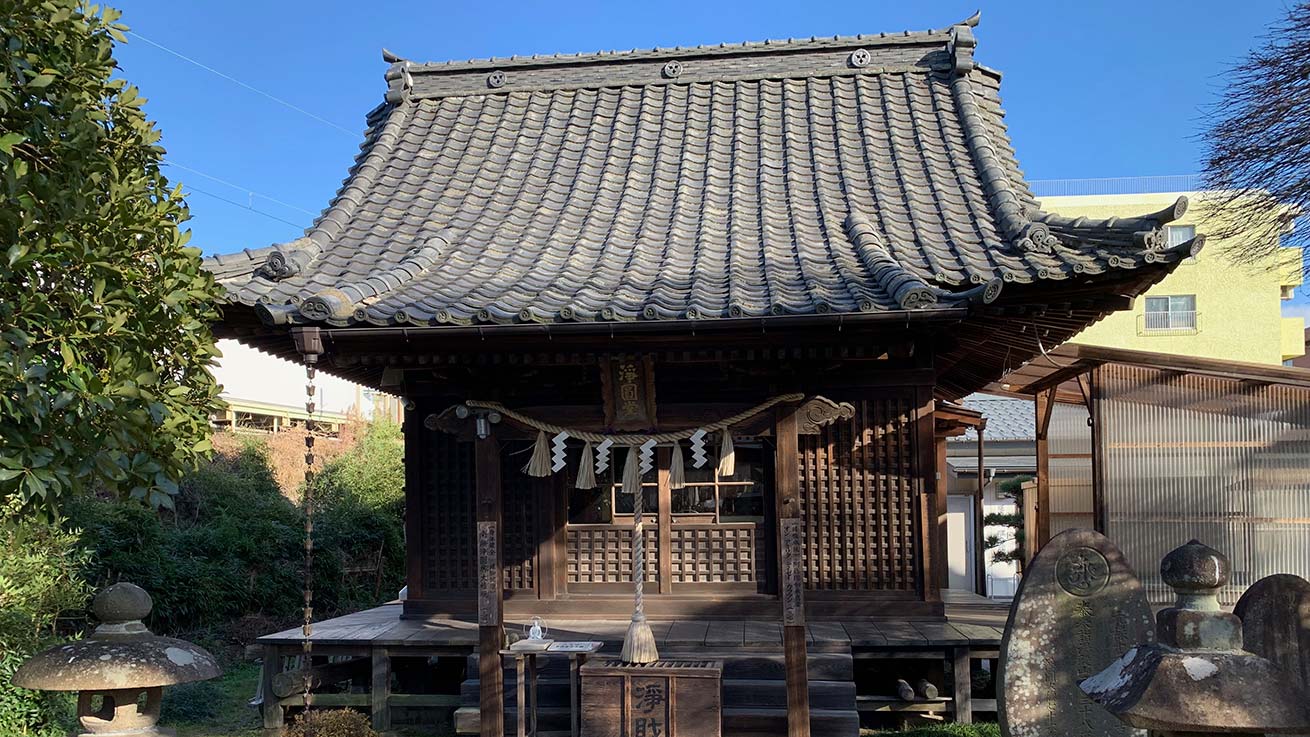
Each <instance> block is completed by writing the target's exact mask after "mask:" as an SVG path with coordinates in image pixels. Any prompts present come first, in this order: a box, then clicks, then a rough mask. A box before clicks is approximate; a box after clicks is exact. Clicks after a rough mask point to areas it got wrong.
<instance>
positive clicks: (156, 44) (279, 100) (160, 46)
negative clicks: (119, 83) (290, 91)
mask: <svg viewBox="0 0 1310 737" xmlns="http://www.w3.org/2000/svg"><path fill="white" fill-rule="evenodd" d="M127 35H129V36H132V37H133V38H139V39H141V40H142V41H145V42H146V43H148V44H150V45H151V46H154V47H155V48H157V49H159V50H160V51H164V52H167V53H169V54H172V55H173V56H176V57H177V58H179V59H181V60H182V61H185V62H187V63H189V64H194V65H196V66H198V67H200V68H201V69H204V70H205V71H207V72H210V73H213V74H216V75H218V76H220V77H222V78H223V79H226V80H227V81H229V82H231V83H232V84H235V85H239V86H241V87H244V88H246V89H248V90H250V91H251V92H254V93H255V94H257V95H263V96H264V97H267V98H268V99H270V100H272V101H273V102H276V103H278V104H279V105H283V106H285V107H288V108H291V109H292V110H295V111H296V112H298V113H300V114H302V115H307V116H309V117H311V118H313V119H314V120H317V121H318V122H320V123H322V124H323V125H326V126H329V127H331V128H335V129H337V130H339V131H341V132H342V133H345V134H346V135H348V136H350V137H351V138H359V133H358V132H356V131H352V130H350V129H349V128H346V127H344V126H340V125H337V124H336V123H333V122H332V121H330V120H328V119H327V118H323V117H320V116H318V115H315V114H313V113H311V112H309V111H308V110H306V109H304V108H302V107H298V106H296V105H293V104H291V103H289V102H287V101H286V100H283V99H282V98H280V97H278V96H276V95H272V94H269V93H267V92H265V91H263V90H261V89H259V88H258V87H255V86H253V85H249V84H246V83H245V82H242V81H241V80H239V79H237V78H236V77H233V76H232V75H230V74H224V73H223V72H220V71H218V70H217V69H215V68H213V67H211V66H209V65H207V64H203V63H201V62H199V61H196V60H195V59H192V58H191V57H189V56H187V55H186V54H183V53H181V52H178V51H174V50H173V49H170V48H168V47H167V46H165V45H163V44H161V43H159V42H157V41H151V40H150V39H148V38H146V37H145V36H142V35H141V34H139V33H137V32H136V31H128V32H127Z"/></svg>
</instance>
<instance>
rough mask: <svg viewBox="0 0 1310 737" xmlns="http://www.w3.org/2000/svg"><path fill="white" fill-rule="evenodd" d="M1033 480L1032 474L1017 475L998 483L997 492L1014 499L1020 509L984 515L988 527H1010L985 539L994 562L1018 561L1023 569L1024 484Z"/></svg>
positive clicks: (984, 544) (986, 547)
mask: <svg viewBox="0 0 1310 737" xmlns="http://www.w3.org/2000/svg"><path fill="white" fill-rule="evenodd" d="M1032 480H1033V477H1032V476H1016V477H1014V478H1012V479H1006V480H1004V481H1001V482H999V483H997V484H996V491H997V494H998V495H1000V496H1003V497H1006V498H1008V499H1011V500H1013V501H1014V503H1015V506H1016V507H1018V509H1019V511H1018V512H1017V513H1014V514H989V515H987V516H985V517H983V524H984V525H987V526H988V527H993V526H995V527H1006V528H1009V529H1008V530H1006V531H1005V532H1004V533H1002V534H999V535H988V536H987V538H986V539H985V540H983V547H984V548H985V549H986V550H987V551H988V552H990V553H991V554H992V562H993V563H1016V564H1018V566H1019V568H1020V570H1022V569H1023V562H1024V561H1023V544H1024V530H1023V485H1024V484H1025V483H1027V482H1029V481H1032ZM1010 543H1014V545H1010Z"/></svg>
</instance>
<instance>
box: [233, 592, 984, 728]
mask: <svg viewBox="0 0 1310 737" xmlns="http://www.w3.org/2000/svg"><path fill="white" fill-rule="evenodd" d="M943 598H944V599H945V601H946V612H947V614H946V617H945V618H944V619H942V618H917V619H855V618H851V619H844V620H835V621H812V622H809V623H808V624H807V625H806V627H805V636H806V637H805V639H806V645H807V650H808V652H809V677H810V678H809V690H810V697H811V707H812V708H811V725H812V726H813V732H812V733H813V734H826V733H831V732H830V730H831V729H849V728H850V726H851V725H852V724H855V723H858V721H859V717H860V715H861V714H892V715H895V714H899V715H912V714H917V715H922V714H930V715H938V716H950V717H953V718H954V719H955V720H956V721H961V722H969V721H972V719H973V717H974V715H975V714H978V713H981V714H989V713H993V712H995V709H996V702H995V696H994V694H992V693H989V692H987V690H986V689H982V690H981V691H976V690H975V689H974V688H973V687H972V684H971V682H970V674H971V672H972V671H973V670H977V669H979V668H988V667H992V668H994V665H993V664H992V662H993V661H995V659H996V658H997V657H998V649H999V647H1000V641H1001V636H1002V629H1003V627H1004V623H1005V616H1006V612H1007V611H1008V607H1007V606H1006V605H1005V604H1003V603H997V602H994V601H991V600H988V599H984V598H982V597H979V596H976V595H973V594H969V593H964V592H956V591H950V590H947V591H944V592H943ZM401 613H402V605H401V603H400V602H392V603H390V604H386V605H384V606H380V607H375V608H373V609H368V610H365V611H362V612H358V613H355V614H350V615H346V616H343V617H337V618H335V619H329V620H325V621H323V622H320V623H318V624H316V625H315V627H314V633H313V635H312V637H311V640H312V642H313V652H314V658H315V663H316V668H317V669H318V670H319V671H322V672H326V673H329V675H328V676H326V678H334V677H335V678H338V680H337V681H336V682H335V683H328V682H326V680H323V681H321V682H320V683H318V684H317V686H316V693H315V694H314V696H313V702H312V703H314V704H315V705H317V706H347V707H355V708H360V709H366V710H367V711H369V713H370V714H371V715H372V719H373V726H374V728H375V729H379V730H383V729H391V728H393V727H400V726H403V725H405V724H411V723H423V724H431V723H434V722H439V721H444V720H450V721H451V722H452V723H453V724H454V726H455V728H456V730H457V731H458V732H460V733H474V732H477V731H478V726H479V725H478V709H479V704H478V695H479V688H478V686H479V681H478V674H479V669H478V665H477V663H478V655H477V653H478V645H479V638H478V626H477V622H476V621H470V620H465V619H444V618H442V619H425V620H416V619H404V618H402V616H401ZM549 624H550V634H551V636H552V637H554V638H557V639H563V640H599V641H602V642H604V643H605V646H604V648H603V649H602V650H601V653H602V654H616V653H618V651H619V649H620V647H621V646H622V641H623V635H624V632H625V631H626V629H627V626H628V622H627V621H626V620H617V619H601V620H558V621H552V622H550V623H549ZM526 625H527V623H526V622H525V621H507V622H506V624H505V626H506V629H507V630H511V631H521V630H523V629H524V628H525V627H526ZM651 629H652V631H653V633H654V634H655V637H656V641H657V644H658V646H659V648H660V652H661V654H664V655H666V656H667V657H678V656H679V655H684V656H685V655H691V654H695V655H698V656H700V657H710V656H712V657H716V658H726V660H727V666H726V669H725V676H724V679H725V680H724V685H723V688H724V698H725V702H724V715H723V720H724V729H725V733H727V732H729V731H752V730H754V729H756V728H758V727H763V728H765V729H768V728H769V727H771V726H775V725H779V724H784V723H785V714H783V713H781V710H779V709H777V708H776V707H773V706H772V704H773V703H776V699H774V698H772V697H774V696H780V695H781V694H773V693H770V691H771V690H772V689H781V688H783V681H782V680H781V675H782V669H783V667H784V660H783V657H782V646H783V634H782V625H781V623H780V622H779V621H777V620H776V619H772V620H768V619H765V620H752V619H664V620H654V621H652V622H651ZM303 643H304V637H303V635H302V633H301V631H300V629H299V628H293V629H289V630H285V631H283V632H278V633H275V634H270V635H266V636H264V637H261V638H260V639H259V644H260V645H261V646H262V647H263V651H264V662H265V664H266V666H269V665H270V664H272V667H266V668H265V671H264V676H263V681H262V684H261V688H260V700H261V713H262V714H263V720H264V725H265V726H266V727H268V728H276V727H278V726H280V725H281V724H282V723H283V720H284V719H285V717H286V713H287V711H288V710H295V709H299V708H300V707H301V706H302V705H303V703H304V700H303V697H302V696H301V693H300V692H299V691H298V690H294V689H291V688H289V686H290V685H292V684H295V685H298V684H299V683H300V682H299V681H295V680H293V679H291V678H289V676H292V675H293V674H294V672H295V668H296V667H297V666H298V663H297V662H296V658H298V657H299V656H300V654H301V652H302V646H303ZM979 661H981V662H979ZM982 663H988V665H986V666H984V665H982ZM342 664H345V665H342ZM971 665H972V667H970V666H971ZM875 671H887V672H889V673H899V672H901V671H904V672H907V673H921V672H922V673H939V674H941V675H942V676H945V681H946V683H947V684H948V690H945V691H944V692H943V694H942V695H941V696H940V697H939V698H937V699H932V700H927V699H921V700H916V701H904V700H901V699H899V698H897V697H896V696H895V695H894V694H892V693H890V692H889V691H888V689H887V688H886V684H885V683H884V682H883V680H881V679H879V678H877V677H875V676H874V675H873V673H874V672H875ZM991 672H994V669H993V670H992V671H991ZM512 673H513V672H512V671H510V672H509V673H507V674H506V676H505V677H506V678H507V679H509V680H510V682H509V683H507V684H506V687H505V690H506V694H507V703H506V710H505V714H506V716H505V724H506V725H512V724H513V723H514V718H515V716H516V714H517V704H516V703H515V701H514V698H513V692H514V684H513V683H512V679H513V675H512ZM420 674H421V675H420ZM543 675H544V677H543V694H544V695H543V698H542V702H541V707H540V708H539V711H541V713H542V714H541V717H542V720H543V721H542V723H543V731H562V730H561V729H558V728H559V727H562V726H564V721H565V720H564V717H565V714H564V713H563V711H565V710H566V706H567V703H566V702H563V700H562V698H561V697H562V691H563V689H562V687H561V684H560V681H561V680H562V674H557V673H553V672H550V671H547V672H546V673H544V674H543ZM434 684H435V685H434ZM293 690H294V693H293V692H292V691H293ZM279 694H281V695H279ZM552 726H553V727H555V728H556V729H550V727H552Z"/></svg>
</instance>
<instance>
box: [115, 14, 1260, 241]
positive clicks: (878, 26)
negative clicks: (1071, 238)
mask: <svg viewBox="0 0 1310 737" xmlns="http://www.w3.org/2000/svg"><path fill="white" fill-rule="evenodd" d="M111 4H115V5H116V6H117V7H119V8H120V9H121V10H123V12H124V19H123V20H124V22H126V23H127V24H128V25H130V26H131V27H132V30H133V31H134V32H136V33H137V34H139V36H133V37H131V43H129V44H127V45H124V46H121V47H120V48H119V49H118V51H117V56H118V59H119V63H120V65H121V67H122V70H123V75H124V76H125V77H127V78H128V79H129V80H131V81H132V82H133V83H134V84H136V85H138V86H139V87H140V88H141V90H142V92H143V93H144V94H145V96H146V97H147V98H148V99H149V104H148V105H147V108H146V109H147V111H148V113H149V115H150V116H151V117H152V118H153V119H154V120H156V121H158V123H159V125H160V127H161V128H162V130H163V134H164V145H165V147H166V148H167V149H168V159H169V160H170V161H172V162H174V163H175V164H177V165H178V166H177V167H176V168H173V169H172V170H170V171H169V174H170V177H171V178H172V179H173V180H174V181H180V182H183V183H184V184H185V185H186V188H187V190H188V191H189V192H190V193H191V196H190V197H189V198H188V202H189V203H190V205H191V209H192V213H193V220H192V221H191V223H190V227H191V228H192V230H193V232H194V237H193V243H194V244H195V245H197V246H200V247H201V248H203V249H204V250H205V252H206V253H224V252H229V251H234V250H238V249H240V248H245V247H260V246H265V245H268V244H270V243H275V242H280V241H286V240H290V239H292V238H294V237H296V236H298V235H299V234H300V233H301V231H302V229H303V228H304V227H305V226H307V225H308V224H309V222H310V220H311V219H312V218H313V213H316V212H318V211H319V210H320V209H321V208H322V207H323V206H324V205H326V203H327V201H328V199H329V198H330V197H331V195H332V193H333V192H334V191H335V190H336V188H337V186H338V185H339V184H340V181H341V179H342V177H344V176H345V174H346V170H347V168H348V167H349V165H350V163H351V160H352V157H353V156H354V154H355V152H356V150H357V148H358V145H359V141H360V138H361V136H360V133H361V132H362V129H363V120H364V114H365V113H366V112H367V111H368V110H369V109H371V108H372V107H373V106H375V105H377V104H378V103H379V102H380V101H381V100H382V95H383V92H384V90H385V84H384V82H383V78H382V75H383V72H384V71H385V69H386V65H385V64H384V63H383V61H382V59H381V53H380V52H381V49H382V48H383V47H386V48H389V49H391V50H392V51H394V52H396V53H398V54H400V55H401V56H404V57H406V58H410V59H414V60H416V61H428V60H432V61H440V60H447V59H466V58H473V57H485V56H507V55H510V54H532V53H553V52H575V51H595V50H599V49H619V48H633V47H650V46H674V45H691V44H702V43H719V42H723V41H747V40H759V39H764V38H785V37H789V36H810V35H831V34H854V33H877V32H880V31H900V30H905V29H925V28H934V27H942V26H945V25H949V24H951V23H953V22H956V21H959V20H961V19H963V18H965V17H967V16H969V15H970V14H972V13H973V11H974V10H976V9H978V8H979V5H980V3H978V2H977V1H976V0H970V1H969V2H956V1H953V0H952V1H944V2H932V3H928V2H904V1H898V2H882V1H870V0H865V1H863V2H816V1H810V2H797V1H796V0H788V1H786V2H772V1H763V0H755V1H753V2H717V1H715V0H700V1H699V2H684V1H683V0H664V1H662V2H623V1H613V2H579V1H576V0H575V1H571V2H558V1H557V2H550V3H547V2H525V1H519V0H501V1H500V2H489V1H487V0H483V1H482V2H452V1H451V0H446V1H445V2H432V3H423V2H413V1H412V0H411V1H409V2H391V1H389V0H373V1H372V2H358V1H357V0H355V1H352V2H346V1H343V0H319V1H318V2H299V1H298V0H263V1H262V2H250V1H249V0H227V1H226V2H193V1H185V2H179V1H178V0H117V1H116V2H113V0H111ZM1282 8H1283V4H1282V3H1281V2H1277V1H1274V0H1243V2H1232V1H1231V0H1228V1H1226V2H1214V1H1209V0H1207V1H1203V2H1190V3H1182V2H1167V3H1166V2H1141V1H1139V2H1092V3H1064V2H1051V1H1050V0H1047V2H1042V3H1036V2H990V3H981V10H982V14H983V16H982V23H981V25H980V27H979V28H978V29H977V35H978V38H979V46H978V51H977V58H978V59H979V60H980V61H981V62H982V63H984V64H986V65H988V66H991V67H994V68H997V69H1000V70H1001V71H1002V72H1004V74H1005V79H1004V83H1003V86H1002V94H1003V95H1004V101H1005V108H1006V110H1007V112H1008V118H1007V121H1008V123H1009V126H1010V132H1011V135H1012V137H1013V138H1014V142H1015V146H1016V148H1017V150H1018V152H1019V157H1020V161H1021V163H1022V165H1023V167H1024V169H1025V170H1026V171H1027V173H1028V176H1029V178H1030V179H1065V178H1086V177H1118V176H1139V175H1166V174H1188V173H1193V172H1195V171H1197V169H1198V167H1199V161H1200V156H1201V146H1200V143H1199V142H1198V141H1197V140H1196V138H1195V136H1196V134H1197V132H1198V131H1199V129H1200V127H1201V121H1200V116H1201V114H1202V111H1203V108H1204V106H1205V105H1207V104H1209V103H1211V102H1212V101H1213V100H1214V98H1215V95H1216V94H1217V92H1218V90H1219V89H1220V87H1221V85H1222V78H1221V75H1222V73H1223V72H1224V70H1225V69H1227V68H1228V67H1229V66H1230V65H1231V64H1232V63H1234V62H1235V61H1236V60H1238V59H1240V58H1241V57H1242V56H1243V55H1244V54H1245V53H1246V51H1247V50H1248V49H1249V48H1250V47H1251V46H1252V45H1253V44H1254V43H1255V42H1256V38H1257V36H1258V35H1259V34H1260V33H1262V31H1263V29H1264V28H1265V27H1266V26H1267V25H1268V24H1269V23H1270V22H1272V21H1274V20H1275V19H1277V18H1278V17H1279V16H1280V15H1281V13H1282ZM147 39H148V40H147ZM150 42H154V44H159V45H162V46H165V47H168V48H169V49H172V50H173V51H175V52H177V53H179V54H182V55H185V56H187V57H189V58H191V59H193V60H194V61H196V62H199V63H201V64H203V65H206V66H208V67H210V68H211V69H212V70H213V71H208V70H206V69H203V68H201V67H199V66H197V65H195V64H192V63H189V62H187V61H184V60H183V59H180V58H178V56H176V55H174V54H171V53H169V52H168V51H165V50H163V49H161V48H159V47H158V46H156V45H153V44H152V43H150ZM215 72H218V73H221V75H226V77H230V78H232V79H235V80H239V81H240V82H241V83H244V84H245V85H249V86H250V87H254V88H257V89H258V90H261V91H263V92H265V93H268V94H270V95H273V96H275V97H278V98H281V99H282V100H284V101H286V102H287V103H290V104H291V105H294V106H296V107H298V108H300V109H302V110H303V111H305V112H304V113H302V112H297V111H295V110H292V109H290V108H288V107H287V106H285V105H283V104H280V103H278V102H275V101H273V100H271V99H269V98H268V97H265V96H264V95H262V94H260V93H259V92H255V91H252V90H251V89H249V88H247V87H244V86H242V84H239V83H237V82H233V81H231V80H230V79H227V78H225V77H224V76H221V75H220V74H218V73H215ZM306 113H308V114H306ZM316 118H321V119H322V120H326V121H329V123H330V124H329V123H324V122H322V121H320V120H318V119H316ZM342 129H345V130H342ZM181 167H186V168H181ZM233 185H235V186H233ZM252 192H253V193H255V194H254V195H252V194H251V193H252ZM220 198H221V199H220ZM224 200H228V201H224ZM229 201H230V202H229ZM233 203H236V204H233ZM251 206H253V208H254V209H257V210H260V211H262V212H263V213H265V214H261V213H257V212H253V211H252V210H251V209H247V208H248V207H251Z"/></svg>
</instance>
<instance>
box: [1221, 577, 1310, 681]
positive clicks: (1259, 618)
mask: <svg viewBox="0 0 1310 737" xmlns="http://www.w3.org/2000/svg"><path fill="white" fill-rule="evenodd" d="M1233 614H1236V615H1237V617H1238V619H1241V620H1242V639H1243V640H1244V642H1245V644H1244V647H1245V648H1246V650H1247V651H1249V652H1253V653H1255V654H1256V655H1259V656H1262V657H1265V658H1268V659H1269V660H1272V661H1273V662H1274V664H1275V665H1277V666H1278V667H1280V668H1282V669H1283V671H1284V672H1286V673H1287V675H1288V676H1290V677H1291V678H1293V679H1295V680H1296V682H1297V685H1298V686H1299V687H1300V688H1301V690H1302V691H1304V692H1305V693H1307V694H1310V581H1306V580H1305V579H1304V578H1301V577H1300V576H1294V575H1292V574H1290V573H1280V574H1277V575H1274V576H1266V577H1265V578H1262V579H1260V580H1259V581H1256V582H1255V585H1254V586H1252V587H1251V588H1249V589H1247V590H1246V593H1245V594H1242V598H1241V599H1238V600H1237V608H1236V609H1234V610H1233Z"/></svg>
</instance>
